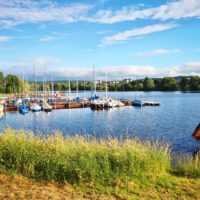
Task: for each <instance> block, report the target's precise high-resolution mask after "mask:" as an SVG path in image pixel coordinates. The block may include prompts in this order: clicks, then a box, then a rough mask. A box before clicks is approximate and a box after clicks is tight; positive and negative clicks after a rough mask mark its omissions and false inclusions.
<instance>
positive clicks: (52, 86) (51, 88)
mask: <svg viewBox="0 0 200 200" xmlns="http://www.w3.org/2000/svg"><path fill="white" fill-rule="evenodd" d="M51 99H53V74H52V81H51Z"/></svg>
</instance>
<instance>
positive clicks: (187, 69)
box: [0, 57, 200, 80]
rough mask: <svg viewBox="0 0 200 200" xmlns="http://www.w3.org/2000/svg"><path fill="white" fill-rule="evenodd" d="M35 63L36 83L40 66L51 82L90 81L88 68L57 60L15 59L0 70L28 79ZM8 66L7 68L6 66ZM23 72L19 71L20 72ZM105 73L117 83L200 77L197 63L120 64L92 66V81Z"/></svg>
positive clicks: (39, 77)
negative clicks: (121, 81) (128, 79)
mask: <svg viewBox="0 0 200 200" xmlns="http://www.w3.org/2000/svg"><path fill="white" fill-rule="evenodd" d="M34 63H35V64H36V75H37V80H42V79H43V77H44V64H46V66H47V77H48V78H49V79H51V77H52V75H54V79H55V80H56V79H57V80H68V79H71V80H77V79H78V80H92V68H88V67H70V66H67V65H61V64H60V60H59V59H58V58H48V57H35V58H28V59H27V58H18V59H15V60H12V64H11V61H10V65H8V64H7V65H6V67H4V65H1V66H0V71H3V72H4V73H5V74H8V73H11V72H12V73H14V74H17V75H20V76H21V75H22V71H23V70H24V72H25V74H27V75H28V78H32V77H33V64H34ZM7 66H10V67H7ZM22 69H23V70H22ZM106 72H107V74H108V80H120V79H122V77H127V78H135V76H136V75H137V76H138V77H141V78H142V77H146V76H148V77H164V76H188V75H194V76H195V75H199V76H200V61H192V62H187V63H185V64H180V65H177V66H170V67H159V68H158V67H155V66H150V65H120V66H104V67H96V79H100V80H105V78H106Z"/></svg>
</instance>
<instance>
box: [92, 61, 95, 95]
mask: <svg viewBox="0 0 200 200" xmlns="http://www.w3.org/2000/svg"><path fill="white" fill-rule="evenodd" d="M93 95H94V97H95V96H96V81H95V65H94V66H93V84H92V96H93Z"/></svg>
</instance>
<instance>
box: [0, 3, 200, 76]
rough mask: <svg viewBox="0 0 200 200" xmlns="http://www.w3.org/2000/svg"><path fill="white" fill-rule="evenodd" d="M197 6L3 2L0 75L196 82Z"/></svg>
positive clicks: (199, 55)
mask: <svg viewBox="0 0 200 200" xmlns="http://www.w3.org/2000/svg"><path fill="white" fill-rule="evenodd" d="M199 38H200V1H199V0H190V1H188V0H170V1H169V0H168V1H167V0H155V1H149V0H143V1H142V0H140V1H139V0H96V1H94V0H88V1H83V0H80V1H75V0H71V1H70V0H69V1H64V0H60V1H59V0H57V1H56V0H54V1H53V0H41V1H31V0H9V1H7V2H6V1H4V0H0V70H1V71H3V72H4V73H5V74H8V73H14V74H17V75H22V71H24V72H25V73H26V74H27V76H28V78H29V79H30V78H31V77H32V76H33V66H34V65H36V69H37V70H36V71H37V77H38V79H41V78H42V75H43V74H44V65H46V66H47V73H48V77H51V76H52V75H53V76H54V79H69V78H70V79H79V80H80V79H90V78H91V71H92V66H93V65H94V64H95V66H96V75H97V78H98V79H104V78H105V73H106V72H107V73H108V77H109V79H121V78H129V77H130V78H133V77H135V75H137V76H141V77H144V76H149V77H163V76H177V75H200V39H199Z"/></svg>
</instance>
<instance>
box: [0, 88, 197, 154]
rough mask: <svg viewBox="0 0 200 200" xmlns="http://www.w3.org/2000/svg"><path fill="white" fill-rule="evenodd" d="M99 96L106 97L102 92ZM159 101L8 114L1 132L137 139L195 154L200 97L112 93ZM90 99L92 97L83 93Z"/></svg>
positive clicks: (116, 96) (3, 120)
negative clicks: (136, 105) (195, 130)
mask: <svg viewBox="0 0 200 200" xmlns="http://www.w3.org/2000/svg"><path fill="white" fill-rule="evenodd" d="M98 95H99V96H102V95H105V94H104V93H103V92H99V93H98ZM135 95H137V96H140V95H142V96H144V99H145V100H153V101H159V102H160V103H161V106H158V107H157V106H155V107H148V106H145V107H142V108H140V107H133V106H128V107H122V108H113V109H110V110H102V111H94V110H91V109H90V108H84V109H73V110H72V109H71V110H67V109H65V110H53V111H52V113H45V112H40V113H37V114H36V113H32V112H29V113H28V114H26V115H21V114H20V113H19V112H7V113H4V115H3V116H1V119H0V130H1V131H2V130H3V129H4V128H6V127H12V128H15V129H22V128H23V129H25V130H32V131H34V132H35V133H38V132H40V133H42V134H51V133H53V132H54V131H55V130H59V131H61V132H62V133H63V134H65V135H67V134H69V135H75V134H81V135H91V136H95V137H103V138H107V137H127V136H128V137H131V138H133V137H137V138H141V139H144V140H158V141H168V142H169V143H170V144H171V146H172V149H173V150H174V151H176V152H184V153H185V152H193V151H194V150H195V149H196V148H197V147H198V146H200V145H199V144H198V142H196V141H195V140H194V139H193V138H192V137H191V134H192V132H193V131H194V129H195V127H196V126H197V124H198V123H200V114H199V113H200V93H181V92H137V93H135V92H109V96H110V97H114V98H116V99H119V98H126V99H132V100H133V99H134V98H135ZM80 96H81V97H89V96H90V93H80Z"/></svg>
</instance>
